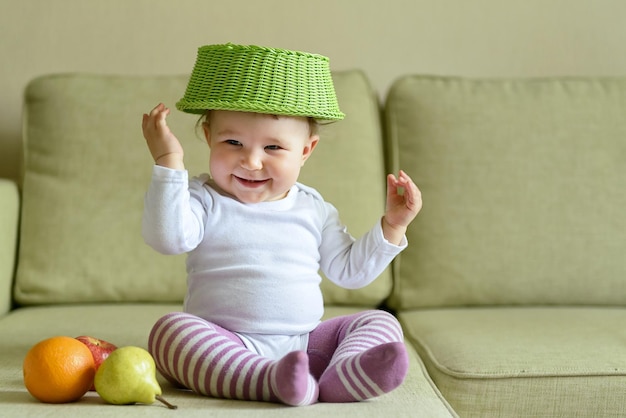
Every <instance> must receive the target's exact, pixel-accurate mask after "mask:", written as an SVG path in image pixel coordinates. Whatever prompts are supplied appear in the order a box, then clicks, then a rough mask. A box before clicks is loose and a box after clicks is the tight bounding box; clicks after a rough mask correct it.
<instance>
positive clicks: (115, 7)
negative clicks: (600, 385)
mask: <svg viewBox="0 0 626 418" xmlns="http://www.w3.org/2000/svg"><path fill="white" fill-rule="evenodd" d="M224 42H234V43H249V44H258V45H266V46H274V47H280V48H289V49H299V50H305V51H310V52H317V53H321V54H324V55H327V56H329V57H330V58H331V66H332V68H333V69H335V70H340V69H348V68H362V69H364V70H365V71H366V73H367V74H368V75H369V77H370V79H371V80H372V83H373V85H374V86H375V87H376V88H377V89H378V90H379V91H380V92H381V94H384V92H385V91H386V89H387V88H388V86H389V84H390V83H391V82H392V81H393V80H394V79H395V78H396V77H398V76H400V75H402V74H406V73H430V74H448V75H449V74H452V75H463V76H489V77H492V76H497V77H501V76H549V75H626V2H625V1H623V0H518V1H514V0H314V1H300V0H222V1H217V0H106V1H98V0H0V177H9V178H17V177H18V170H19V169H18V159H19V148H20V117H21V102H22V100H21V95H22V91H23V89H24V86H25V85H26V83H27V82H28V80H29V79H31V78H32V77H34V76H38V75H41V74H45V73H50V72H67V71H89V72H104V73H131V74H148V73H149V74H155V73H159V74H168V73H188V72H189V71H190V70H191V66H192V65H193V61H194V59H195V54H196V49H197V47H198V46H200V45H203V44H210V43H224ZM181 93H182V92H181ZM139 120H140V115H137V121H138V124H139ZM112 123H114V121H112ZM138 134H139V133H138Z"/></svg>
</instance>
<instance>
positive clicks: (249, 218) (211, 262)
mask: <svg viewBox="0 0 626 418" xmlns="http://www.w3.org/2000/svg"><path fill="white" fill-rule="evenodd" d="M217 190H218V189H216V188H215V187H213V182H212V180H211V179H209V176H208V175H206V174H205V175H201V176H199V177H195V178H193V179H192V180H191V181H189V180H188V174H187V171H180V170H171V169H168V168H164V167H159V166H155V167H154V169H153V174H152V181H151V183H150V186H149V188H148V191H147V193H146V197H145V208H144V217H143V225H142V228H143V237H144V240H145V241H146V243H148V244H149V245H150V246H152V247H153V248H154V249H156V250H157V251H159V252H161V253H164V254H181V253H188V256H187V295H186V297H185V302H184V310H185V311H186V312H189V313H191V314H194V315H197V316H199V317H202V318H204V319H206V320H208V321H211V322H213V323H216V324H218V325H220V326H222V327H224V328H226V329H228V330H230V331H234V332H241V333H255V334H280V335H298V334H304V333H308V332H310V331H311V330H313V329H314V328H315V327H316V326H317V325H318V324H319V322H320V319H321V317H322V314H323V300H322V293H321V290H320V287H319V284H320V281H321V276H320V275H319V273H318V272H319V271H320V270H321V271H322V272H324V274H325V275H326V276H327V277H328V278H329V279H330V280H331V281H333V282H334V283H335V284H337V285H339V286H341V287H344V288H352V289H354V288H359V287H363V286H366V285H367V284H369V283H371V282H372V281H373V280H374V279H375V278H376V277H377V276H378V275H379V274H380V273H381V272H382V271H383V270H384V269H385V267H386V266H387V265H388V264H389V263H390V262H391V260H392V259H393V258H394V257H395V256H396V255H397V254H398V253H399V252H400V251H402V249H404V247H406V239H405V240H404V242H403V243H402V244H401V245H400V246H396V245H393V244H391V243H389V242H388V241H386V240H385V239H384V237H383V233H382V227H381V225H380V222H377V223H376V225H375V226H374V227H373V228H372V229H371V230H370V231H369V232H367V233H366V234H365V235H364V236H363V237H361V238H360V239H357V240H355V239H354V238H353V237H352V236H351V235H350V234H349V233H348V232H347V230H346V228H345V227H344V225H343V224H342V223H341V222H340V220H339V215H338V213H337V210H336V209H335V207H333V206H332V205H331V204H330V203H327V202H325V201H324V200H323V198H322V197H321V195H320V194H319V193H318V192H317V191H315V190H314V189H312V188H310V187H307V186H304V185H302V184H299V183H296V184H295V185H294V186H293V187H292V188H291V189H290V191H289V193H288V194H287V196H286V197H285V198H283V199H281V200H277V201H271V202H261V203H255V204H245V203H241V202H239V201H237V200H236V199H233V198H232V197H229V196H225V195H223V194H220V192H218V191H217Z"/></svg>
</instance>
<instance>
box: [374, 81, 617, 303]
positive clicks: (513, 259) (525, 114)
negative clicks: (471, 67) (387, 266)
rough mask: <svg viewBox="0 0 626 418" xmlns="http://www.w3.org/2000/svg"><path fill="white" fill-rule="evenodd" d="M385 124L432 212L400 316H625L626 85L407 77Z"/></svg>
mask: <svg viewBox="0 0 626 418" xmlns="http://www.w3.org/2000/svg"><path fill="white" fill-rule="evenodd" d="M386 112H387V113H386V129H387V135H388V139H389V140H390V141H391V149H392V150H393V152H392V154H391V158H390V159H391V162H392V165H393V166H394V167H395V168H396V169H397V168H399V167H400V168H403V169H404V170H406V171H407V172H408V173H409V174H411V175H412V176H413V178H414V180H415V182H416V183H417V184H418V186H419V187H420V188H421V190H422V193H423V200H424V207H423V210H422V212H421V213H420V215H419V216H418V218H417V219H416V221H415V222H414V223H413V224H412V225H411V227H410V229H409V231H408V240H409V248H408V249H407V250H406V251H404V252H403V253H402V254H401V255H400V257H399V258H398V259H397V264H396V265H395V267H394V268H395V269H396V273H397V281H396V286H395V288H394V291H393V296H392V298H391V304H392V305H393V306H394V307H395V308H402V309H406V308H421V307H433V306H461V305H505V304H522V305H524V304H562V305H565V304H601V305H606V304H624V303H626V280H625V279H626V257H625V254H626V210H625V209H624V208H626V192H625V187H626V163H625V162H626V79H620V78H612V79H609V78H604V79H599V78H595V79H592V78H587V79H583V78H562V79H556V78H552V79H530V80H529V79H527V80H471V79H461V78H447V77H425V76H407V77H405V78H403V79H401V80H399V81H398V82H396V83H395V84H394V85H393V87H392V88H391V91H390V94H389V96H388V101H387V105H386Z"/></svg>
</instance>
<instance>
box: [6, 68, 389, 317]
mask: <svg viewBox="0 0 626 418" xmlns="http://www.w3.org/2000/svg"><path fill="white" fill-rule="evenodd" d="M334 78H335V83H336V90H337V95H338V98H339V101H340V103H341V108H342V109H343V111H344V112H345V113H347V115H348V116H347V117H346V119H345V120H344V121H341V122H339V123H335V124H332V125H328V126H324V127H323V129H322V136H323V138H322V141H321V143H320V145H319V146H318V149H317V150H316V153H315V155H313V157H312V158H311V159H310V160H309V162H308V163H307V166H305V170H304V173H303V175H302V178H301V180H302V181H303V182H305V183H307V184H309V185H311V186H313V187H317V188H318V189H319V191H320V192H321V193H323V194H324V196H325V198H326V199H327V200H328V201H330V202H332V203H334V204H335V205H336V206H337V207H338V209H339V210H340V211H343V212H345V215H346V216H345V217H346V220H345V222H346V223H347V224H348V226H349V228H350V230H351V232H353V233H354V234H355V235H359V234H361V233H363V232H364V231H365V230H367V229H369V228H370V227H371V226H372V225H373V224H374V223H375V222H377V221H378V219H379V217H380V216H381V215H382V211H383V209H384V207H383V206H384V187H385V179H384V159H383V156H382V152H381V148H382V140H381V129H380V123H379V115H378V102H377V100H376V98H375V97H374V95H373V93H372V91H371V88H370V86H369V84H368V82H367V80H366V78H365V76H364V75H363V73H361V72H359V71H348V72H343V73H337V74H334ZM186 83H187V76H179V77H176V76H153V77H148V76H145V77H144V76H137V77H133V76H100V75H87V74H66V75H52V76H44V77H41V78H39V79H36V80H34V81H33V82H32V83H31V84H30V85H29V86H28V88H27V91H26V94H25V101H26V104H25V124H24V141H25V173H24V196H23V210H22V228H21V248H20V254H19V263H18V266H19V267H18V272H17V281H16V286H15V299H16V300H17V301H18V302H19V303H21V304H24V305H32V304H44V303H64V302H114V301H120V302H138V301H139V302H141V301H149V302H177V301H182V298H183V295H184V292H185V266H184V255H183V256H170V257H165V256H163V255H160V254H157V253H156V252H154V251H153V250H152V249H151V248H149V247H148V246H147V245H145V244H144V243H143V241H142V238H141V233H140V228H141V216H142V209H143V196H144V193H145V190H146V187H147V185H148V181H149V176H150V173H151V166H152V164H153V162H152V160H151V157H150V154H149V152H148V150H147V147H146V146H145V141H144V139H143V137H142V134H141V115H142V113H144V112H148V111H149V110H150V109H151V108H152V107H154V106H155V105H156V104H157V103H159V101H163V102H164V103H166V105H168V106H170V107H172V106H173V105H174V103H175V101H176V100H178V98H179V97H180V95H181V94H182V92H184V89H185V86H186ZM168 121H169V124H170V126H171V127H172V129H173V130H174V132H175V133H176V134H177V135H178V137H179V139H180V140H181V141H182V142H183V144H184V147H185V159H186V165H187V167H188V169H189V171H190V173H191V174H199V173H200V172H207V171H208V166H207V162H208V152H209V151H208V146H207V145H206V143H205V142H204V140H203V139H201V135H202V133H201V129H198V130H194V126H195V124H196V122H197V116H190V115H187V114H183V113H182V112H177V111H175V110H173V111H172V113H171V115H170V117H169V118H168ZM346 155H350V157H351V158H350V159H347V158H345V156H346ZM365 166H367V170H365V169H363V168H364V167H365ZM323 290H324V293H325V296H326V302H327V303H329V304H358V305H361V306H362V305H369V306H375V305H377V304H378V303H380V302H381V301H382V300H383V299H384V298H385V297H386V296H387V295H388V294H389V292H390V290H391V275H390V272H389V271H387V272H385V273H384V274H383V276H382V277H381V278H380V280H379V281H378V282H376V283H375V284H374V285H371V286H369V287H367V288H365V289H363V290H359V291H350V292H344V291H342V290H341V289H338V288H336V287H334V286H332V285H330V284H329V283H326V282H325V283H324V289H323Z"/></svg>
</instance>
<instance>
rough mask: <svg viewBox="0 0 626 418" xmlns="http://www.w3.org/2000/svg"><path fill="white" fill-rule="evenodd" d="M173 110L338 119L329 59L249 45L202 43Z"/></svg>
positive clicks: (337, 105) (339, 112)
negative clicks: (226, 111)
mask: <svg viewBox="0 0 626 418" xmlns="http://www.w3.org/2000/svg"><path fill="white" fill-rule="evenodd" d="M176 108H177V109H179V110H182V111H183V112H187V113H196V114H201V113H204V112H205V111H206V110H235V111H243V112H255V113H268V114H273V115H289V116H305V117H313V118H315V119H320V120H340V119H343V118H344V116H345V115H344V114H343V113H342V112H341V110H339V104H338V103H337V97H336V95H335V88H334V86H333V80H332V77H331V72H330V65H329V60H328V58H326V57H324V56H322V55H317V54H309V53H306V52H299V51H288V50H284V49H275V48H266V47H259V46H253V45H233V44H225V45H206V46H202V47H200V48H198V57H197V60H196V63H195V66H194V68H193V71H192V73H191V77H190V78H189V83H188V85H187V89H186V91H185V95H184V97H183V98H182V99H180V100H179V101H178V103H176Z"/></svg>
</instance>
